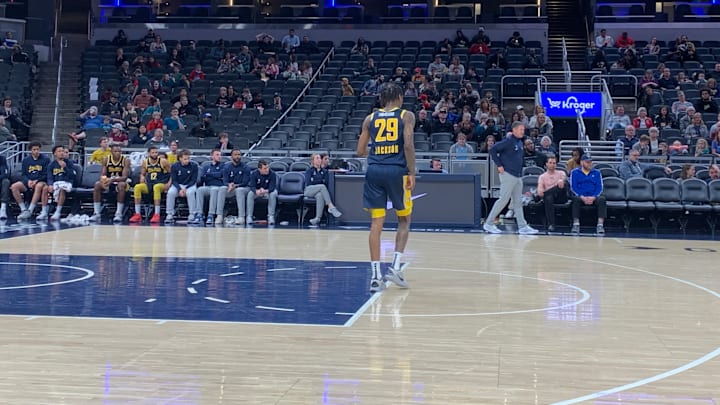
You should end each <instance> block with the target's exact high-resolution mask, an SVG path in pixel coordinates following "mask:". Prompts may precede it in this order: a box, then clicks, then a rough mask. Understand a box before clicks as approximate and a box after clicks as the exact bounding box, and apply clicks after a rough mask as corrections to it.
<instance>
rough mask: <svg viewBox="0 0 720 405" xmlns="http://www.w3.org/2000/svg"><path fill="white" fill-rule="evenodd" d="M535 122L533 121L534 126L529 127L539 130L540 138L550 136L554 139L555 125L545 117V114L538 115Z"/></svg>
mask: <svg viewBox="0 0 720 405" xmlns="http://www.w3.org/2000/svg"><path fill="white" fill-rule="evenodd" d="M533 118H535V120H534V121H532V120H531V122H532V125H529V127H530V128H531V129H537V130H538V135H539V136H549V137H552V135H553V125H552V123H551V122H550V121H549V120H548V119H547V117H546V116H545V113H539V114H538V115H536V116H534V117H533Z"/></svg>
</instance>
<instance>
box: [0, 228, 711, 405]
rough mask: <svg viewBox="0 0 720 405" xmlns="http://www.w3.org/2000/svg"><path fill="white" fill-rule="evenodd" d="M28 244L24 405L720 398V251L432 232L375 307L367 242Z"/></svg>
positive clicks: (188, 235)
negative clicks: (401, 279) (402, 281)
mask: <svg viewBox="0 0 720 405" xmlns="http://www.w3.org/2000/svg"><path fill="white" fill-rule="evenodd" d="M28 233H29V234H26V235H24V236H16V237H11V238H8V239H4V240H3V241H2V242H0V243H2V245H3V249H2V251H3V252H4V253H5V254H3V255H2V256H1V257H2V261H3V263H0V267H2V274H3V278H4V280H3V281H2V284H0V297H1V298H2V301H4V304H0V311H2V313H5V314H8V315H7V316H2V317H0V320H1V322H2V328H1V332H0V334H1V336H2V340H0V342H2V344H1V345H0V355H1V357H0V358H2V370H3V371H2V376H3V378H2V381H3V383H2V384H1V385H0V398H2V400H1V401H0V402H2V403H6V404H100V403H102V404H127V403H138V404H140V403H142V404H161V403H166V404H263V405H265V404H420V403H423V404H523V405H525V404H571V403H596V404H620V403H623V404H712V403H717V401H719V400H720V359H719V358H718V357H717V356H720V293H718V291H720V277H718V276H719V275H720V271H719V270H718V266H717V263H718V259H720V252H718V250H717V243H716V242H712V241H688V240H661V239H625V238H613V237H609V236H608V237H605V238H594V237H550V236H529V237H524V236H523V237H521V236H516V235H487V234H476V233H421V232H415V233H412V234H411V238H410V242H409V244H408V252H407V254H406V258H407V260H408V261H409V262H411V265H410V267H409V268H408V270H407V272H406V276H407V279H408V280H409V282H410V283H411V289H409V290H400V289H398V288H396V287H395V286H391V287H389V288H388V289H387V290H385V291H384V292H383V293H382V294H377V295H375V296H372V295H371V294H369V293H368V292H367V288H366V286H367V284H366V281H367V280H368V278H369V269H368V266H366V265H365V263H366V261H367V255H368V254H367V231H342V230H317V229H316V230H308V229H304V230H295V229H282V228H277V229H266V228H256V229H244V228H242V229H238V228H186V227H180V226H177V227H148V226H139V227H130V226H102V225H101V226H92V227H80V228H70V229H60V230H56V231H50V232H36V233H32V232H28ZM383 237H384V239H383V250H384V258H385V259H386V260H387V259H388V258H389V257H391V253H392V248H393V237H394V234H393V233H392V232H386V233H385V234H384V235H383ZM268 260H270V261H268ZM223 266H227V268H226V267H223ZM273 266H274V267H273ZM271 267H272V268H271ZM91 273H92V275H91ZM201 280H202V281H201ZM36 284H49V285H44V286H36ZM192 291H195V292H194V293H193V292H192ZM328 297H330V298H328ZM338 302H341V303H342V306H343V308H345V309H343V308H340V307H338V308H335V307H334V305H336V304H337V305H340V304H338ZM18 311H19V312H20V313H18ZM333 311H335V312H334V313H333ZM68 314H72V315H68ZM319 314H322V316H321V315H319ZM57 315H60V316H57ZM136 318H142V319H136ZM320 318H322V322H320V323H323V324H320V323H318V324H316V321H317V320H318V319H320Z"/></svg>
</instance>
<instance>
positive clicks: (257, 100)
mask: <svg viewBox="0 0 720 405" xmlns="http://www.w3.org/2000/svg"><path fill="white" fill-rule="evenodd" d="M250 105H251V106H252V107H253V108H254V109H256V110H258V111H259V112H260V115H262V113H263V111H265V109H266V108H267V107H268V106H267V103H265V100H264V99H263V95H262V93H257V94H255V96H253V99H252V101H251V102H250Z"/></svg>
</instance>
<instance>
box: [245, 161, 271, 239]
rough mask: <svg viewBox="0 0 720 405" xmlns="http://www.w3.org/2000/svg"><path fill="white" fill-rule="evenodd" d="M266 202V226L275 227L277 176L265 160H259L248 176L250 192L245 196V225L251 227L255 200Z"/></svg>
mask: <svg viewBox="0 0 720 405" xmlns="http://www.w3.org/2000/svg"><path fill="white" fill-rule="evenodd" d="M258 198H261V199H265V200H267V201H268V225H271V226H272V225H275V205H276V203H277V175H276V174H275V172H273V171H272V170H271V169H270V166H269V164H268V162H267V160H264V159H261V160H260V161H259V162H258V168H257V169H255V170H253V171H252V173H251V174H250V192H249V193H248V194H247V201H246V205H247V218H245V223H246V224H248V225H252V223H253V215H254V212H255V200H256V199H258Z"/></svg>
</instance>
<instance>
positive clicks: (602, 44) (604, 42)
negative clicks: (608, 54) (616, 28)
mask: <svg viewBox="0 0 720 405" xmlns="http://www.w3.org/2000/svg"><path fill="white" fill-rule="evenodd" d="M613 46H615V40H614V39H613V37H611V36H610V35H608V34H607V30H606V29H605V28H603V29H601V30H600V35H598V36H597V37H595V47H597V48H598V49H604V48H612V47H613Z"/></svg>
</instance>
